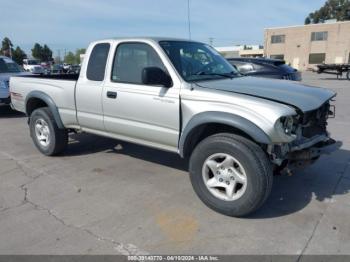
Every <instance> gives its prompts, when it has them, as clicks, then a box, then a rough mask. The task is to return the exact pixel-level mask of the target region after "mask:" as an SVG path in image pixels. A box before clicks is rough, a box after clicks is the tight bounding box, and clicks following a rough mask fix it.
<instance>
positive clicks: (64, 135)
mask: <svg viewBox="0 0 350 262" xmlns="http://www.w3.org/2000/svg"><path fill="white" fill-rule="evenodd" d="M29 125H30V126H29V127H30V135H31V137H32V139H33V142H34V144H35V146H36V147H37V148H38V149H39V151H40V152H41V153H42V154H44V155H47V156H54V155H58V154H60V153H62V152H63V151H64V150H65V149H66V147H67V144H68V132H67V130H66V129H59V128H58V126H57V124H56V121H55V119H54V117H53V116H52V113H51V111H50V109H49V108H47V107H44V108H39V109H36V110H35V111H34V112H33V113H32V114H31V116H30V122H29Z"/></svg>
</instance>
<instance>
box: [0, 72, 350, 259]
mask: <svg viewBox="0 0 350 262" xmlns="http://www.w3.org/2000/svg"><path fill="white" fill-rule="evenodd" d="M303 78H304V80H303V81H304V83H307V84H310V85H316V86H322V87H327V88H330V89H332V90H335V91H336V92H337V93H338V96H337V99H336V100H337V101H336V106H337V108H336V113H337V116H336V118H335V119H331V120H330V122H329V129H330V131H331V133H332V136H333V138H335V139H336V140H340V141H342V142H343V146H342V148H341V149H340V150H339V151H337V152H335V153H333V154H332V155H328V156H323V157H322V158H321V159H320V160H319V161H318V162H317V163H316V164H314V165H313V166H310V167H308V168H307V169H305V170H302V171H298V172H295V174H294V175H293V176H279V177H275V179H274V185H273V189H272V194H271V196H270V197H269V199H268V201H267V203H266V204H265V205H264V206H263V207H262V208H261V209H260V210H259V211H258V212H256V213H255V214H254V215H252V216H250V217H249V218H245V219H237V218H231V217H226V216H223V215H220V214H218V213H215V212H214V211H212V210H210V209H208V208H207V207H206V206H204V204H202V202H201V201H200V200H199V199H198V198H197V196H196V195H195V193H194V191H193V190H192V187H191V185H190V181H189V177H188V174H187V170H186V169H187V164H186V162H185V161H184V160H182V159H181V158H180V157H178V156H177V155H175V154H171V153H166V152H162V151H158V150H155V149H150V148H146V147H142V146H138V145H134V144H130V143H125V142H121V141H117V140H112V139H108V138H103V137H97V136H94V135H88V134H80V135H74V136H72V137H71V141H70V144H69V147H68V150H67V151H66V152H65V154H64V155H63V156H60V157H45V156H43V155H41V154H40V153H39V152H38V151H37V150H36V148H35V147H34V146H33V144H32V141H31V139H30V137H29V134H28V132H29V130H28V126H27V119H26V118H25V116H23V115H22V114H19V113H16V112H13V111H11V110H9V109H8V108H0V181H1V182H0V254H124V255H128V254H203V253H205V254H293V255H302V254H350V223H349V218H350V193H349V190H350V151H349V150H350V105H349V101H350V82H349V81H347V80H336V78H333V77H328V76H327V75H317V74H314V73H304V75H303Z"/></svg>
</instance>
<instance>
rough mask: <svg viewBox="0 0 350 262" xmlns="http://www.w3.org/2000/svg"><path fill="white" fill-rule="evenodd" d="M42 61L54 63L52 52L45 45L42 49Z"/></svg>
mask: <svg viewBox="0 0 350 262" xmlns="http://www.w3.org/2000/svg"><path fill="white" fill-rule="evenodd" d="M41 60H42V61H45V62H49V61H52V60H53V59H52V50H51V49H50V48H49V47H48V46H47V45H44V47H43V49H42V54H41Z"/></svg>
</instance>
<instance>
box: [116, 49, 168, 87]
mask: <svg viewBox="0 0 350 262" xmlns="http://www.w3.org/2000/svg"><path fill="white" fill-rule="evenodd" d="M145 67H158V68H161V69H163V70H164V71H166V69H165V66H164V65H163V62H162V60H161V59H160V57H159V56H158V54H157V53H156V51H155V50H154V49H153V48H152V47H151V46H149V45H148V44H144V43H122V44H120V45H118V47H117V51H116V53H115V57H114V62H113V69H112V81H113V82H124V83H133V84H142V71H143V69H144V68H145Z"/></svg>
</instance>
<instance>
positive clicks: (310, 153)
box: [268, 135, 342, 169]
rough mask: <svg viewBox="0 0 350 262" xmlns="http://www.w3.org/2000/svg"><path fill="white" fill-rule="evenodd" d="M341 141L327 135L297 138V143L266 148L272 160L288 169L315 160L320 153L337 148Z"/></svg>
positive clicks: (327, 152) (326, 152)
mask: <svg viewBox="0 0 350 262" xmlns="http://www.w3.org/2000/svg"><path fill="white" fill-rule="evenodd" d="M341 146H342V142H340V141H335V140H334V139H332V138H330V137H328V136H327V135H318V136H314V137H313V138H309V139H303V140H299V141H298V142H297V143H296V142H293V143H290V144H283V145H275V146H272V147H270V148H269V149H268V153H269V155H270V157H271V160H272V162H273V163H274V164H275V165H277V166H279V167H283V168H286V167H288V169H294V168H296V167H303V166H306V165H308V164H312V163H313V162H315V161H316V160H317V159H318V158H319V157H320V156H321V155H323V154H330V153H332V152H334V151H336V150H338V149H339V148H340V147H341Z"/></svg>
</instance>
